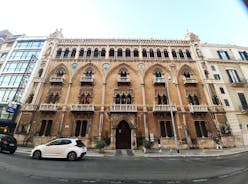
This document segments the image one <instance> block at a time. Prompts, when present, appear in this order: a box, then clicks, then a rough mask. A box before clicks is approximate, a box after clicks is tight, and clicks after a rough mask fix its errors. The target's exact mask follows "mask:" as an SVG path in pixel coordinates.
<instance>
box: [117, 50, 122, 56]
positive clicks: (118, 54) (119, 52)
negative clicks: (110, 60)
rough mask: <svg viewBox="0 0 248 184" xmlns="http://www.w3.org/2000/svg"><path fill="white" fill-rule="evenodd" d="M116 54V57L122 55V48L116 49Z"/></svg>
mask: <svg viewBox="0 0 248 184" xmlns="http://www.w3.org/2000/svg"><path fill="white" fill-rule="evenodd" d="M117 56H118V57H122V49H118V50H117Z"/></svg>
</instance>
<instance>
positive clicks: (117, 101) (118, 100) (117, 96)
mask: <svg viewBox="0 0 248 184" xmlns="http://www.w3.org/2000/svg"><path fill="white" fill-rule="evenodd" d="M120 103H121V97H120V95H119V94H117V95H116V97H115V104H120Z"/></svg>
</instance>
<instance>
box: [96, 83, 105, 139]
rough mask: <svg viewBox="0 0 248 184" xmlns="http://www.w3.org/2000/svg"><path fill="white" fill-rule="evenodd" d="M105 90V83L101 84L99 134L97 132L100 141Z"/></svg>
mask: <svg viewBox="0 0 248 184" xmlns="http://www.w3.org/2000/svg"><path fill="white" fill-rule="evenodd" d="M105 90H106V82H105V81H104V82H103V84H102V102H101V110H100V122H99V130H98V131H99V132H98V136H99V137H98V139H99V140H100V139H101V137H102V129H103V117H104V97H105Z"/></svg>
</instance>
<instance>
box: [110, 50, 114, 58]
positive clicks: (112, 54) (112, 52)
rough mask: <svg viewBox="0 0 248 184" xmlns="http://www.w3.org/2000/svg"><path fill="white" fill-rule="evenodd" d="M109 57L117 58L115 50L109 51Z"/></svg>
mask: <svg viewBox="0 0 248 184" xmlns="http://www.w3.org/2000/svg"><path fill="white" fill-rule="evenodd" d="M109 56H110V57H114V56H115V50H114V49H110V50H109Z"/></svg>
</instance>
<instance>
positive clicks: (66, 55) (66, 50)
mask: <svg viewBox="0 0 248 184" xmlns="http://www.w3.org/2000/svg"><path fill="white" fill-rule="evenodd" d="M69 52H70V51H69V49H65V52H64V57H65V58H67V57H68V55H69Z"/></svg>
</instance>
